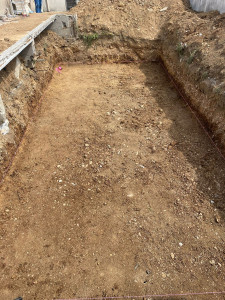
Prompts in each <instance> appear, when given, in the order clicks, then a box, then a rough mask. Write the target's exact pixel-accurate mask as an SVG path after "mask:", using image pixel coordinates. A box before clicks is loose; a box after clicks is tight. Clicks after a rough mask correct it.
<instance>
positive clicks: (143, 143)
mask: <svg viewBox="0 0 225 300" xmlns="http://www.w3.org/2000/svg"><path fill="white" fill-rule="evenodd" d="M57 66H59V64H57V65H56V67H57ZM60 66H61V67H62V70H61V71H60V72H58V71H56V70H55V71H54V74H53V79H52V81H51V82H50V84H49V86H48V88H47V90H46V91H45V92H44V94H43V95H42V101H41V104H40V106H39V107H40V108H39V110H38V112H37V113H36V114H35V117H34V118H33V119H32V122H30V124H29V126H28V129H27V131H26V134H25V135H24V138H23V141H22V143H21V145H20V148H19V151H18V152H17V155H16V157H15V159H14V162H13V165H12V166H11V169H10V171H9V174H8V176H7V177H6V178H5V182H4V184H3V186H2V187H1V195H0V203H1V207H2V208H4V210H3V211H2V219H1V238H2V241H4V243H2V245H1V260H2V261H1V266H2V270H1V273H2V276H1V279H0V286H1V289H0V290H1V295H3V297H4V299H9V296H10V297H11V296H14V297H16V296H18V295H23V296H24V298H25V299H26V298H28V299H38V298H39V299H52V298H59V297H60V298H62V297H63V298H71V297H74V296H76V297H78V296H80V297H82V296H91V295H92V296H93V295H94V296H95V295H96V296H97V295H98V296H99V295H102V296H117V295H126V294H131V295H140V294H142V293H143V291H145V292H146V294H149V293H150V292H151V293H153V291H154V294H162V293H169V292H171V291H181V290H182V291H189V292H195V291H199V290H202V288H204V290H206V289H207V290H213V289H214V285H215V284H216V287H217V290H222V289H223V285H224V280H223V274H224V273H223V271H224V266H223V255H224V254H223V250H224V240H223V234H224V230H223V227H222V224H223V221H224V219H223V218H224V216H223V215H222V213H221V208H222V207H223V205H224V204H223V201H224V178H225V174H224V173H225V162H224V160H223V159H222V158H221V156H220V155H219V154H218V152H217V151H216V149H215V147H214V146H213V145H212V143H211V141H210V140H209V138H208V136H207V134H206V133H205V132H204V130H203V129H202V127H201V126H200V125H199V123H198V121H197V120H196V118H195V117H194V116H193V114H192V112H191V111H190V110H189V108H188V107H187V104H186V103H185V102H184V101H183V99H182V97H181V96H180V94H179V93H178V92H177V90H176V89H175V88H174V86H173V84H172V82H171V81H170V79H169V78H168V77H167V75H166V73H165V72H164V69H163V68H162V66H161V65H160V64H159V63H156V62H149V63H144V62H143V63H129V64H121V63H117V64H115V63H111V64H107V63H103V64H88V65H87V64H76V63H71V64H66V63H64V64H60ZM9 278H11V279H10V284H9ZM7 297H8V298H7ZM168 299H169V298H168ZM182 299H183V298H182ZM198 299H204V298H203V297H202V298H201V296H200V297H199V298H198ZM214 299H222V298H221V296H219V295H218V296H215V297H214Z"/></svg>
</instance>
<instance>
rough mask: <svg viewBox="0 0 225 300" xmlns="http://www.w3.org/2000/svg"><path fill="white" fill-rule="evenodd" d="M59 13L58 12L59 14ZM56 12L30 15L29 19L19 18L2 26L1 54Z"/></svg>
mask: <svg viewBox="0 0 225 300" xmlns="http://www.w3.org/2000/svg"><path fill="white" fill-rule="evenodd" d="M57 13H58V12H57ZM54 14H56V12H50V13H42V14H30V15H29V17H21V16H17V17H15V18H10V19H9V22H5V23H3V25H1V26H0V53H1V52H3V51H5V50H6V49H7V48H9V47H10V46H12V45H13V44H14V43H16V42H17V41H19V40H20V39H21V38H23V37H24V36H25V35H26V34H28V33H29V32H30V31H31V30H33V29H34V28H35V27H37V26H38V25H40V24H41V22H44V21H46V20H47V19H48V18H49V17H50V16H51V15H54Z"/></svg>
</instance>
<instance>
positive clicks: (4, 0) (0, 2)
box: [0, 0, 10, 15]
mask: <svg viewBox="0 0 225 300" xmlns="http://www.w3.org/2000/svg"><path fill="white" fill-rule="evenodd" d="M6 8H8V9H9V8H10V7H9V2H8V0H0V15H4V13H5V9H6Z"/></svg>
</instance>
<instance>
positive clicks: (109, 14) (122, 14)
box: [71, 0, 184, 39]
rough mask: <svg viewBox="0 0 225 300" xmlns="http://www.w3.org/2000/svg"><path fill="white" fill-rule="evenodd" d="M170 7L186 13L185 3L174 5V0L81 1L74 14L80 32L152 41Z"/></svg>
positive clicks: (171, 9) (73, 10)
mask: <svg viewBox="0 0 225 300" xmlns="http://www.w3.org/2000/svg"><path fill="white" fill-rule="evenodd" d="M168 6H169V8H168V9H169V11H173V12H174V11H176V10H184V4H183V2H182V1H178V3H176V5H174V1H172V0H170V1H158V0H154V1H149V0H128V1H119V0H106V1H94V0H91V1H89V0H87V1H81V2H80V3H79V5H78V6H77V7H75V8H73V9H72V10H71V13H76V12H77V13H78V16H79V26H80V29H81V30H85V31H86V30H92V31H93V30H96V29H100V28H106V29H107V30H110V31H112V32H116V33H121V32H122V33H123V34H124V35H125V36H130V37H136V38H145V39H148V38H149V39H153V38H156V36H157V34H158V33H159V30H160V28H161V25H162V24H163V22H164V20H165V17H166V14H167V13H168V11H167V12H165V11H162V12H160V10H162V9H163V8H165V7H168Z"/></svg>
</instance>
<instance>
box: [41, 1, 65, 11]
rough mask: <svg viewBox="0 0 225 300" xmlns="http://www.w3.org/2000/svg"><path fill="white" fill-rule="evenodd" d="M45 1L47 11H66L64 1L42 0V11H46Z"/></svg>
mask: <svg viewBox="0 0 225 300" xmlns="http://www.w3.org/2000/svg"><path fill="white" fill-rule="evenodd" d="M46 1H47V3H48V9H49V11H66V0H42V3H43V11H47V8H46Z"/></svg>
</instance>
